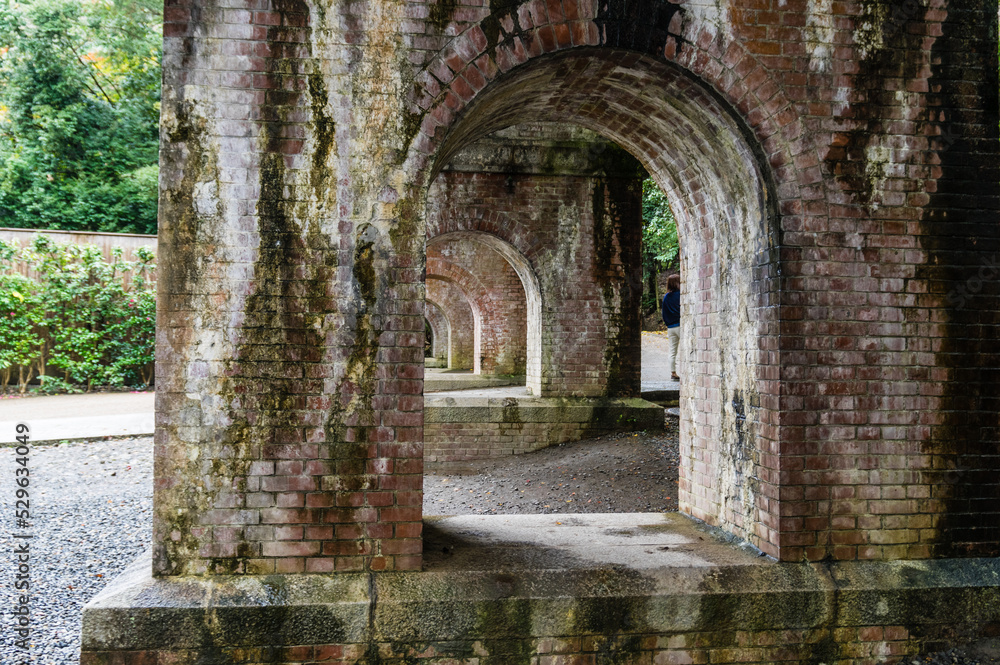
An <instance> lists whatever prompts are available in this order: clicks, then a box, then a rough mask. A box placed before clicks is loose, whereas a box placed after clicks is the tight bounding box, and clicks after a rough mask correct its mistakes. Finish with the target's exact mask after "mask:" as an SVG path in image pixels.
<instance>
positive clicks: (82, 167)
mask: <svg viewBox="0 0 1000 665" xmlns="http://www.w3.org/2000/svg"><path fill="white" fill-rule="evenodd" d="M160 11H161V10H160V5H159V4H158V3H155V2H152V1H151V0H95V1H93V2H84V3H81V2H79V0H27V1H26V2H14V1H13V0H0V226H11V227H18V228H59V229H67V230H93V231H120V232H133V233H155V232H156V186H155V182H156V162H157V148H158V122H159V105H160V102H159V96H160V49H161V46H160V42H161V37H160Z"/></svg>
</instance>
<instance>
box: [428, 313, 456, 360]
mask: <svg viewBox="0 0 1000 665" xmlns="http://www.w3.org/2000/svg"><path fill="white" fill-rule="evenodd" d="M424 318H425V319H426V320H427V323H428V324H429V325H430V327H431V334H432V335H433V336H434V338H433V339H432V340H431V356H432V357H433V358H435V359H438V360H441V359H443V360H445V362H447V361H448V358H449V357H450V355H449V353H448V348H449V347H448V345H449V344H450V343H451V321H449V320H448V315H447V314H445V311H444V309H443V308H442V307H441V305H439V304H438V303H436V302H434V300H432V299H431V298H430V297H425V298H424Z"/></svg>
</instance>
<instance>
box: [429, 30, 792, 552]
mask: <svg viewBox="0 0 1000 665" xmlns="http://www.w3.org/2000/svg"><path fill="white" fill-rule="evenodd" d="M652 80H655V81H657V85H656V86H651V85H650V84H649V82H650V81H652ZM553 121H558V122H564V123H573V124H577V125H580V126H582V127H584V128H586V129H588V130H591V131H594V132H597V133H598V134H600V135H603V136H605V137H607V138H609V139H611V140H613V141H615V142H616V143H618V144H619V145H621V146H622V147H624V148H625V149H626V150H627V151H628V152H630V153H631V154H632V155H634V156H635V157H636V158H638V159H639V161H640V162H641V163H642V164H643V165H644V166H645V168H646V169H647V170H648V171H649V173H650V174H651V175H652V176H653V177H654V178H655V179H656V181H657V182H658V183H659V184H660V185H661V187H663V189H664V191H665V192H666V193H667V195H668V197H669V199H670V201H671V204H672V207H673V208H674V211H675V215H676V218H677V222H678V234H679V236H680V237H681V238H682V241H683V243H684V245H685V248H686V252H685V254H684V256H683V265H682V271H683V274H684V275H685V283H684V287H683V289H682V292H683V299H684V301H683V313H684V317H685V319H686V321H687V322H688V325H687V326H685V330H686V331H688V332H689V333H690V335H689V336H687V337H686V338H685V339H684V341H683V344H682V349H683V351H684V355H683V358H682V367H683V373H684V375H685V377H689V378H688V380H686V381H685V382H684V384H683V387H682V399H681V413H682V437H683V441H682V446H683V450H682V455H683V459H682V467H683V468H682V480H681V484H682V486H681V499H682V502H681V505H682V509H683V510H685V511H686V512H689V513H691V514H693V515H695V516H697V517H700V518H703V519H706V520H708V521H709V522H711V523H716V524H726V525H728V526H729V527H730V528H732V529H733V530H734V531H735V532H737V533H738V534H739V535H741V536H743V537H746V538H747V539H749V540H751V541H753V542H755V543H757V544H759V545H762V546H764V545H765V543H766V534H767V533H768V531H767V529H768V528H770V526H773V525H774V524H776V515H774V514H770V513H769V496H768V495H769V492H770V490H769V489H768V482H767V478H769V477H770V476H769V474H770V473H771V471H769V470H768V469H767V468H766V465H767V464H768V463H769V462H768V461H767V460H768V459H769V458H768V455H767V450H768V444H767V439H768V436H769V433H770V431H769V428H768V424H769V422H770V416H769V413H771V412H772V411H773V409H774V408H775V407H776V402H775V401H774V400H775V399H776V395H770V394H769V391H770V390H771V387H770V384H769V383H768V382H767V380H766V377H767V370H766V367H768V366H769V364H771V363H773V362H775V361H776V356H774V355H773V354H770V353H765V352H763V350H765V349H768V348H770V347H771V346H772V345H773V343H772V342H768V341H767V340H768V339H769V338H770V337H771V336H773V334H774V332H775V330H774V327H773V325H772V318H771V317H772V313H773V312H772V310H771V309H770V308H769V304H770V303H771V302H772V300H771V298H772V297H773V295H772V294H773V293H774V292H775V291H776V289H777V282H776V281H775V280H774V279H773V277H774V275H775V267H774V261H775V260H776V258H777V255H776V253H775V251H774V250H775V244H776V231H775V229H774V222H775V209H774V201H775V194H774V192H773V191H772V190H771V185H770V184H769V183H770V175H769V174H768V167H767V166H766V160H764V159H763V154H762V149H761V148H760V146H759V145H757V144H755V142H754V141H753V139H752V138H751V134H750V132H749V130H748V129H747V128H746V127H745V126H743V125H742V124H741V121H739V120H738V119H737V117H736V114H735V113H734V112H733V110H732V109H731V108H728V107H727V106H726V105H725V104H724V103H723V102H722V101H721V100H720V99H719V98H718V96H717V95H715V94H714V93H712V92H710V91H709V90H708V89H707V88H705V87H703V86H702V85H701V84H699V83H698V82H696V81H695V80H694V79H692V78H691V77H690V76H688V75H686V74H685V73H684V72H682V71H681V70H679V69H677V68H675V67H672V66H669V65H665V64H663V63H660V62H656V61H654V60H652V59H650V58H647V57H644V56H639V55H636V54H633V53H627V52H620V51H608V50H589V49H578V50H574V51H572V52H566V53H559V54H555V55H548V56H543V57H539V58H537V59H535V60H532V61H530V62H528V63H527V64H525V65H523V66H522V67H520V68H518V69H517V70H515V71H513V72H511V73H510V74H509V75H507V76H506V77H501V78H500V79H498V80H497V81H496V82H494V83H493V84H492V85H491V86H490V88H488V89H487V90H485V91H483V93H481V94H480V95H479V96H478V97H477V98H476V99H475V100H474V101H473V102H472V103H470V104H469V106H468V107H467V108H464V109H462V111H461V113H460V114H458V115H457V117H456V119H455V121H454V122H453V123H452V124H451V125H450V126H448V127H441V128H438V129H436V130H435V139H438V138H440V140H439V141H438V145H437V150H436V153H435V155H436V159H435V161H434V162H433V164H434V166H433V168H432V173H437V172H438V171H440V170H441V169H443V168H444V165H445V164H447V163H448V162H449V160H451V159H453V156H454V155H456V154H459V153H460V152H461V150H462V149H463V148H464V147H465V146H467V145H470V144H471V143H473V142H475V141H476V140H478V139H480V138H481V137H484V136H486V135H488V134H490V133H492V132H495V131H497V130H499V129H502V128H504V127H507V126H511V125H515V124H524V123H526V122H553ZM600 157H606V158H607V159H608V160H611V159H614V157H615V155H614V153H613V152H612V151H610V150H609V151H607V153H606V154H603V155H598V158H600ZM762 164H763V165H762ZM595 189H596V188H595ZM553 226H556V225H555V224H553ZM612 227H613V223H612ZM444 228H448V226H447V225H446V224H445V225H444ZM595 228H596V227H595ZM508 231H509V230H508ZM622 232H623V229H621V228H612V233H611V235H614V234H620V233H622ZM625 232H626V233H627V231H625ZM508 235H511V234H509V233H508ZM535 235H538V233H537V232H536V234H535ZM520 240H521V242H522V247H518V246H517V245H516V244H514V243H511V244H512V245H513V246H514V247H516V248H517V249H518V250H520V251H521V253H522V254H523V255H525V256H528V257H529V259H530V260H532V261H533V263H534V265H535V268H536V270H538V271H539V279H540V281H541V282H542V283H543V284H544V283H545V281H546V280H547V279H549V280H553V279H556V280H557V279H559V277H558V274H556V273H557V272H558V270H560V269H565V267H566V266H567V265H569V264H570V261H571V260H572V259H570V258H569V257H566V256H563V257H559V256H555V255H554V253H555V252H556V251H557V250H556V248H555V245H558V244H560V243H553V245H554V246H553V247H552V248H550V250H549V251H550V256H549V257H548V264H549V266H550V267H549V268H548V270H547V271H546V270H541V269H538V265H539V257H540V256H543V255H545V253H546V249H545V247H544V241H543V242H540V243H536V244H535V245H534V246H530V247H528V246H524V243H525V241H528V238H527V237H524V236H522V237H521V238H520ZM614 242H616V243H617V242H621V240H620V239H619V238H618V237H616V239H615V241H614ZM561 244H562V246H565V242H563V243H561ZM608 250H609V247H602V248H600V250H598V252H595V253H596V254H599V253H600V252H601V251H603V252H605V256H608V255H610V254H611V253H612V252H609V251H608ZM637 257H638V255H637V253H636V255H635V259H637ZM597 259H598V260H600V256H598V257H597ZM635 259H633V260H635ZM615 260H616V261H620V260H621V258H620V257H619V258H617V259H615ZM609 267H610V268H612V273H613V272H614V269H615V268H617V267H618V266H609ZM554 271H555V272H554ZM547 273H548V274H547ZM612 273H608V275H604V277H608V276H609V275H611V274H612ZM626 274H627V273H625V272H622V273H618V276H617V277H615V278H613V279H607V283H606V288H605V289H604V292H603V293H602V294H601V297H600V301H599V304H598V306H597V307H596V308H595V310H594V311H593V312H592V313H588V314H587V315H588V316H593V317H594V318H595V319H596V320H599V321H600V322H601V326H603V329H604V330H606V331H607V330H613V329H614V326H615V325H616V323H618V322H619V321H620V320H621V317H624V316H628V315H629V314H630V312H628V311H626V308H625V307H623V305H622V303H623V302H627V303H630V305H629V306H631V298H632V294H634V293H636V292H637V291H638V292H641V284H636V283H628V281H626V279H625V276H626ZM633 274H634V273H633ZM598 279H600V277H599V278H598ZM564 288H565V286H564ZM564 293H565V292H564ZM553 306H554V305H553ZM694 331H697V333H695V332H694ZM557 334H558V333H557ZM562 334H563V336H564V339H558V338H553V339H552V340H551V342H552V344H551V346H552V349H553V354H554V355H555V356H557V358H556V360H555V362H554V364H556V365H558V364H560V361H561V360H562V364H564V365H566V364H569V361H568V357H567V359H565V360H563V359H559V358H558V354H559V353H560V351H561V352H563V353H569V352H570V351H572V352H576V353H579V352H580V350H581V349H585V348H586V347H587V344H588V338H587V336H586V335H585V334H584V335H576V336H575V338H574V339H573V340H572V343H569V342H568V340H567V339H565V337H566V335H567V331H562ZM607 339H609V340H613V339H614V335H613V333H609V334H608V336H607ZM594 344H595V348H594V350H593V352H592V353H590V354H588V355H589V356H590V357H591V358H595V359H601V360H605V364H604V366H603V367H602V365H601V364H600V363H599V362H593V361H592V366H591V367H590V368H589V369H590V372H589V373H588V374H587V375H582V377H583V378H582V379H581V380H582V381H583V382H586V381H587V380H593V381H596V382H597V383H596V384H595V385H596V386H597V387H598V390H608V389H609V388H608V381H609V377H608V376H606V375H604V376H602V375H601V374H600V372H601V370H602V369H603V368H605V367H607V366H608V365H609V363H607V362H606V356H604V352H605V348H603V345H604V344H605V341H604V339H600V338H598V337H595V338H594ZM588 376H589V377H590V378H589V379H588V378H587V377H588Z"/></svg>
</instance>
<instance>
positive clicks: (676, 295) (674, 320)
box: [661, 291, 681, 328]
mask: <svg viewBox="0 0 1000 665" xmlns="http://www.w3.org/2000/svg"><path fill="white" fill-rule="evenodd" d="M661 309H662V312H663V322H664V323H665V324H667V327H668V328H676V327H677V326H679V325H680V324H681V292H680V291H667V295H665V296H663V304H662V307H661Z"/></svg>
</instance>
